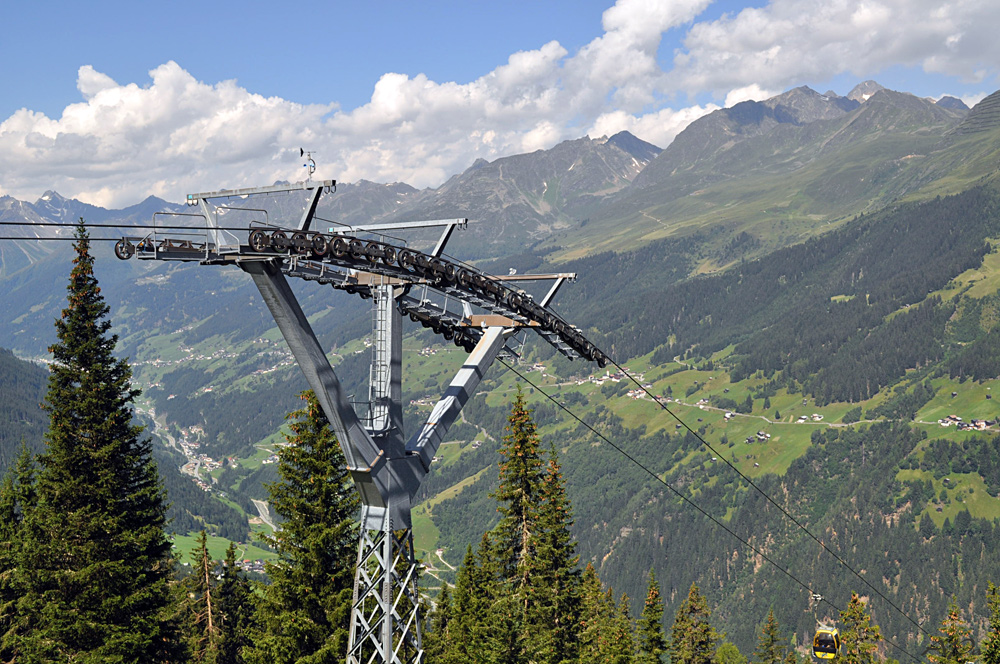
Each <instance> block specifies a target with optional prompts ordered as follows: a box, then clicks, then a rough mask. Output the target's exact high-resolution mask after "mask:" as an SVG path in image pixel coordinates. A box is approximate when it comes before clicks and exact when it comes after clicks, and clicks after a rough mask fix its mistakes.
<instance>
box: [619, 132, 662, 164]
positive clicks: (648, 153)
mask: <svg viewBox="0 0 1000 664" xmlns="http://www.w3.org/2000/svg"><path fill="white" fill-rule="evenodd" d="M607 142H608V143H610V144H611V145H614V146H617V147H619V148H621V149H622V150H624V151H625V152H627V153H629V154H630V155H632V156H633V157H635V158H636V159H638V160H639V161H641V162H649V161H652V159H653V158H654V157H656V155H658V154H660V153H661V152H662V151H663V149H662V148H658V147H657V146H655V145H653V144H652V143H647V142H646V141H644V140H642V139H641V138H638V137H636V136H635V135H634V134H632V133H631V132H628V131H620V132H618V133H617V134H615V135H614V136H612V137H611V138H609V139H608V141H607Z"/></svg>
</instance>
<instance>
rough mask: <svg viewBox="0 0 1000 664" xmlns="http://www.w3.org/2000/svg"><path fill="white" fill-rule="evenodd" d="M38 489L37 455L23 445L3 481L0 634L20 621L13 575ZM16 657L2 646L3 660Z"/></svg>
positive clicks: (0, 493)
mask: <svg viewBox="0 0 1000 664" xmlns="http://www.w3.org/2000/svg"><path fill="white" fill-rule="evenodd" d="M34 489H35V462H34V456H33V455H32V454H31V453H30V452H29V451H28V448H27V446H26V445H23V444H22V445H21V452H20V454H19V455H18V458H17V462H16V464H15V465H14V466H12V467H11V468H8V469H7V473H6V474H5V475H4V478H3V481H2V484H0V636H2V635H3V634H5V633H6V632H7V631H8V630H10V629H11V628H12V627H14V626H15V625H16V624H17V622H18V614H17V600H18V598H19V597H20V596H21V593H20V592H19V591H18V589H17V586H16V584H15V583H14V579H13V576H14V571H15V569H16V568H17V558H18V556H17V546H18V542H19V535H20V526H21V521H22V519H23V517H24V511H25V510H26V509H30V508H31V507H33V506H34V504H35V499H34ZM22 621H23V618H22ZM13 658H14V652H13V651H12V650H9V649H7V648H4V647H3V646H2V645H0V662H6V661H9V660H12V659H13Z"/></svg>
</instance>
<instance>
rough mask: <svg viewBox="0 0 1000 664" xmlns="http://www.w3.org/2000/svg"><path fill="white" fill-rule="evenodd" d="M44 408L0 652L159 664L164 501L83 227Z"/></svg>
mask: <svg viewBox="0 0 1000 664" xmlns="http://www.w3.org/2000/svg"><path fill="white" fill-rule="evenodd" d="M74 248H75V251H76V258H75V259H74V261H73V262H74V266H73V269H72V272H71V274H70V283H69V286H68V289H67V290H68V292H69V296H68V305H67V307H66V308H65V309H64V310H63V312H62V316H61V318H59V319H58V320H56V335H57V337H58V342H57V343H56V344H54V345H53V346H51V347H50V348H49V351H50V352H51V353H52V357H53V363H52V367H51V374H50V377H49V389H48V394H47V396H46V399H45V404H44V406H45V408H46V410H47V411H48V412H49V417H50V425H49V429H48V431H47V433H46V435H45V442H46V445H47V447H46V450H45V452H44V453H43V454H41V455H40V456H39V458H38V465H39V470H38V474H37V482H36V490H35V491H36V496H37V502H36V504H35V506H33V507H32V508H31V509H29V510H27V511H26V512H25V514H24V520H23V521H22V523H21V528H20V534H19V540H20V545H19V547H18V560H17V562H18V565H17V571H16V573H15V574H14V578H13V581H14V583H15V584H16V585H17V586H18V590H19V592H20V593H21V596H20V597H19V599H18V601H17V613H18V615H19V617H20V618H21V621H20V623H19V624H18V625H15V626H13V627H11V628H10V629H8V631H7V633H6V634H5V636H4V646H5V648H8V649H9V650H10V651H13V652H15V653H16V654H17V661H18V662H19V663H24V664H30V663H32V662H52V661H74V662H109V661H115V662H159V661H165V660H168V659H171V658H173V656H174V654H175V652H174V650H173V646H174V644H175V639H174V637H173V635H172V634H171V632H170V630H169V627H168V625H167V624H166V623H165V622H164V620H163V618H162V616H163V613H164V610H165V607H166V606H167V604H168V602H169V590H168V582H169V576H170V573H171V565H170V562H169V553H170V542H169V540H167V538H166V536H165V535H164V532H163V527H164V524H165V518H166V506H165V502H164V491H163V489H162V487H161V484H160V479H159V476H158V474H157V470H156V465H155V463H154V461H153V459H152V454H151V447H150V442H149V440H148V439H145V438H143V437H142V427H139V426H135V425H133V424H132V402H133V400H134V399H135V397H136V396H137V395H138V394H139V391H138V390H135V389H133V388H132V386H131V382H130V381H131V377H132V372H131V369H130V368H129V365H128V364H127V363H126V362H125V361H123V360H119V359H117V358H115V356H114V348H115V345H116V343H117V341H118V338H117V336H116V335H113V334H110V330H111V323H110V321H108V320H107V319H106V317H107V315H108V311H109V308H108V306H107V305H106V304H105V302H104V299H103V297H102V296H101V293H100V289H99V288H98V285H97V279H96V278H95V276H94V271H93V259H92V257H91V256H90V239H89V234H88V233H87V230H86V226H85V225H84V222H83V220H82V219H81V220H80V223H79V225H78V226H77V228H76V242H75V243H74Z"/></svg>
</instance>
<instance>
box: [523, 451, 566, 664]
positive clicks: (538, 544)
mask: <svg viewBox="0 0 1000 664" xmlns="http://www.w3.org/2000/svg"><path fill="white" fill-rule="evenodd" d="M538 495H539V506H538V522H537V524H536V526H535V532H534V533H533V535H532V541H533V546H532V557H531V558H530V559H529V560H528V561H527V567H528V569H529V576H528V581H527V584H526V585H525V587H524V596H525V597H524V598H525V607H526V612H525V622H526V626H527V632H526V638H525V641H526V649H527V654H528V658H529V659H530V660H531V661H533V662H539V663H540V664H558V663H559V662H561V661H564V660H569V659H572V660H575V659H576V645H577V633H576V624H577V622H578V618H577V614H578V612H579V600H580V570H579V568H578V567H577V565H578V563H579V560H580V557H579V556H578V555H577V554H576V543H575V542H574V541H573V535H572V534H571V533H570V527H571V526H572V525H573V513H572V507H571V506H570V504H569V499H568V498H567V497H566V481H565V479H564V478H563V475H562V469H561V468H560V466H559V460H558V458H557V456H556V451H555V449H554V448H553V449H550V450H549V454H548V461H547V463H546V466H545V471H544V475H543V477H542V482H541V486H540V489H539V491H538Z"/></svg>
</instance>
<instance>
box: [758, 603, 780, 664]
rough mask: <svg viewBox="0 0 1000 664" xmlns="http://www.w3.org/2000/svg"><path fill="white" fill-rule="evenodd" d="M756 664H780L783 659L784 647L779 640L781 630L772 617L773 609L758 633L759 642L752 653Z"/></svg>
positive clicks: (768, 613)
mask: <svg viewBox="0 0 1000 664" xmlns="http://www.w3.org/2000/svg"><path fill="white" fill-rule="evenodd" d="M753 656H754V660H755V662H756V663H757V664H781V663H782V661H783V660H784V658H785V646H784V645H783V644H782V640H781V629H780V628H779V627H778V621H777V619H775V617H774V609H771V610H770V611H768V612H767V622H765V623H764V627H763V628H762V629H761V631H760V641H758V642H757V650H755V651H754V653H753Z"/></svg>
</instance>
